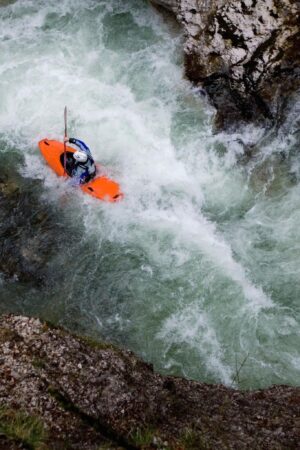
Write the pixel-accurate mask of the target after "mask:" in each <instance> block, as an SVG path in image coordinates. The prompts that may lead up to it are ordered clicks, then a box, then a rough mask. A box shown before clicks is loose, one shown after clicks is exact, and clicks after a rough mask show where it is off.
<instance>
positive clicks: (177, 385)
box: [0, 315, 300, 450]
mask: <svg viewBox="0 0 300 450" xmlns="http://www.w3.org/2000/svg"><path fill="white" fill-rule="evenodd" d="M0 352H1V364H0V376H1V385H0V405H1V408H0V411H2V413H1V414H2V415H1V414H0V426H1V425H2V428H1V430H3V429H4V432H2V437H3V439H5V440H6V441H5V442H7V440H10V441H11V442H14V440H16V439H17V437H18V434H17V432H16V430H12V426H13V423H14V422H13V423H12V424H11V425H12V426H11V427H8V425H9V420H10V418H14V415H15V414H17V413H18V414H22V417H23V421H25V422H28V421H29V422H31V423H32V422H33V421H35V422H34V423H35V428H37V427H38V430H39V433H37V432H36V433H35V435H37V434H38V436H39V445H40V447H38V446H36V447H34V446H33V445H32V446H31V447H30V448H43V449H47V448H51V449H56V450H57V449H65V448H69V449H89V450H92V449H95V450H96V449H99V448H103V447H104V448H118V447H119V448H120V447H121V448H123V447H125V448H131V449H137V448H143V449H150V448H158V449H167V448H168V449H200V448H205V449H216V448H218V449H225V448H226V449H228V448H230V449H239V450H240V449H255V448H261V449H264V448H265V449H284V448H291V449H292V448H297V446H298V444H299V437H300V423H299V417H300V389H299V388H293V387H288V386H276V387H272V388H269V389H265V390H259V391H253V392H241V391H237V390H234V389H230V388H227V387H224V386H221V385H215V386H214V385H208V384H204V383H199V382H195V381H189V380H184V379H181V378H176V377H166V376H162V375H159V374H157V373H155V372H154V371H153V368H152V366H151V365H149V364H146V363H144V362H142V361H140V360H139V359H138V358H137V357H136V356H135V355H134V354H132V353H131V352H128V351H125V350H120V349H116V348H114V347H112V346H111V345H108V344H101V343H96V342H93V341H89V340H88V339H86V338H80V337H78V336H74V335H71V334H69V333H67V332H66V331H64V330H62V329H58V328H55V327H52V326H49V325H48V324H45V323H42V322H41V321H40V320H38V319H32V318H31V319H30V318H27V317H22V316H12V315H10V316H2V317H1V318H0ZM3 412H4V413H3ZM3 420H5V424H6V427H3V423H1V421H2V422H3ZM11 421H13V419H11ZM5 430H6V431H5ZM7 430H9V432H8V431H7ZM26 438H27V443H28V440H29V438H30V436H28V435H27V437H26ZM22 439H23V440H22ZM17 443H18V444H19V445H20V446H21V448H22V445H23V444H24V445H23V448H25V447H26V445H25V444H26V442H25V443H24V435H23V438H20V436H19V440H18V442H17ZM0 444H1V438H0ZM6 448H9V447H6ZM11 448H15V447H11ZM18 448H20V447H18ZM27 448H28V445H27Z"/></svg>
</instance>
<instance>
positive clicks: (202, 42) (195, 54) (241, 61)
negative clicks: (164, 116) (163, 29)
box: [152, 0, 300, 129]
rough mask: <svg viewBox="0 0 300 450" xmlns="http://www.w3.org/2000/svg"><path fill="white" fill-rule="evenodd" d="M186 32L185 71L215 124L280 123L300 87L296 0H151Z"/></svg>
mask: <svg viewBox="0 0 300 450" xmlns="http://www.w3.org/2000/svg"><path fill="white" fill-rule="evenodd" d="M152 2H153V3H155V4H159V5H160V6H164V7H165V8H167V9H169V10H170V11H172V12H173V13H175V14H176V17H177V19H178V20H179V21H180V22H181V23H182V24H183V26H184V29H185V34H186V42H185V49H184V50H185V65H186V73H187V76H188V78H189V79H190V80H192V81H193V82H194V83H195V84H199V85H201V86H203V87H204V88H205V89H206V91H207V93H208V95H209V97H210V99H211V100H212V102H213V104H214V105H215V107H216V108H217V116H216V126H217V128H218V129H222V128H227V127H230V126H232V125H235V124H239V123H247V122H252V123H259V124H263V125H269V126H274V125H279V124H281V122H282V121H283V119H284V117H285V111H286V108H287V106H288V104H289V102H290V101H292V98H293V96H294V94H295V92H296V91H297V90H299V88H300V67H299V63H300V31H299V23H300V21H299V12H300V7H299V6H300V2H299V1H295V0H243V1H240V2H237V1H234V0H229V1H225V0H177V1H175V0H174V1H173V0H152Z"/></svg>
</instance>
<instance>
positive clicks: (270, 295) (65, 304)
mask: <svg viewBox="0 0 300 450" xmlns="http://www.w3.org/2000/svg"><path fill="white" fill-rule="evenodd" d="M0 23H1V27H0V77H1V78H0V79H1V84H0V98H1V103H0V138H1V139H0V140H1V147H0V151H1V152H10V151H12V149H13V150H14V151H15V152H16V151H17V152H18V153H19V154H20V155H23V157H24V164H23V165H22V166H21V167H20V169H19V170H20V171H21V173H22V175H23V176H24V177H27V178H32V179H40V180H42V186H43V188H42V190H41V192H40V193H39V195H40V198H41V200H42V201H43V202H45V203H46V204H47V203H48V204H49V205H53V204H55V205H56V208H58V211H59V210H61V214H60V218H59V220H60V221H65V228H66V230H65V233H66V236H68V240H66V241H67V242H68V245H66V248H63V247H62V248H61V251H59V252H57V254H56V255H55V256H51V258H50V259H49V262H48V267H47V273H48V280H47V283H46V284H45V285H44V286H42V287H34V286H32V285H30V284H28V283H20V282H18V280H17V279H13V280H6V281H5V280H4V279H3V280H2V284H1V286H0V289H1V291H0V294H1V306H0V311H1V312H20V313H24V314H33V315H38V316H41V317H43V318H46V319H48V320H51V321H53V322H55V323H59V324H61V325H64V326H66V327H68V328H70V329H71V330H73V331H76V332H79V333H85V334H89V335H91V336H93V337H96V338H104V339H107V340H112V341H114V342H116V343H118V344H119V345H122V346H125V347H127V348H130V349H132V350H133V351H135V352H137V353H138V354H139V355H141V356H142V357H143V358H145V359H146V360H147V361H150V362H152V363H153V364H154V366H155V368H156V369H158V370H159V371H161V372H163V373H169V374H176V375H183V376H186V377H189V378H193V379H199V380H204V381H207V382H222V383H226V384H227V385H231V386H240V387H242V388H249V387H250V388H254V387H263V386H268V385H270V384H272V383H287V384H299V383H300V355H299V348H300V330H299V324H300V311H299V294H300V277H299V275H300V227H299V221H300V184H299V176H300V165H299V163H300V157H299V155H298V154H297V141H296V139H297V136H298V137H299V134H297V133H294V134H293V131H295V126H293V120H294V118H293V117H294V116H293V115H291V117H290V118H289V122H290V123H289V125H290V126H289V130H290V131H289V133H288V134H287V133H286V132H284V130H283V132H282V133H281V134H279V135H277V136H274V135H272V136H269V137H268V136H266V131H265V130H260V129H254V128H251V127H248V128H247V129H245V130H244V131H243V132H240V133H239V134H234V133H231V134H225V133H221V134H214V132H213V126H212V122H213V114H214V111H213V110H212V108H211V107H210V106H209V105H208V104H207V102H206V99H205V98H204V97H203V96H201V95H200V94H199V92H197V91H195V90H194V89H193V88H192V87H191V85H190V84H189V83H188V81H186V80H185V79H184V75H183V61H182V44H183V37H182V36H181V34H180V32H179V30H178V28H177V27H176V26H175V24H173V23H172V22H171V21H168V20H165V19H164V18H163V17H162V16H161V15H159V14H158V13H157V12H156V11H155V10H154V9H153V8H151V7H150V6H149V4H148V3H147V2H146V1H143V0H113V1H112V0H85V1H84V2H83V1H80V0H61V1H57V0H47V1H45V0H19V1H17V2H15V3H12V4H8V5H6V6H3V7H1V8H0ZM65 105H68V109H69V134H70V136H74V137H78V138H81V139H83V140H84V141H86V143H87V144H88V145H89V146H90V147H91V148H92V151H93V155H94V157H95V159H96V160H97V161H99V162H101V163H102V164H103V166H105V168H106V171H107V173H108V174H109V175H110V176H111V177H113V178H115V179H117V180H118V181H119V182H120V183H121V186H122V189H123V191H124V193H125V198H124V201H122V202H120V203H118V204H105V203H101V202H98V201H96V200H94V199H92V198H88V197H87V196H86V195H84V194H83V193H81V192H77V191H74V190H73V189H72V188H71V187H69V186H67V185H66V184H65V182H64V181H62V180H60V179H58V178H57V177H56V176H55V175H54V174H53V173H51V171H50V169H49V168H47V167H46V165H45V164H44V162H43V161H42V158H41V156H40V154H39V151H38V148H37V142H38V141H39V139H41V138H44V137H48V138H52V139H61V137H62V134H63V108H64V106H65ZM241 141H243V142H244V143H255V142H260V144H259V145H258V146H257V151H256V152H255V154H254V156H253V157H252V158H251V159H250V160H249V161H246V160H245V158H244V157H243V151H244V148H243V145H242V143H241ZM32 208H33V209H34V205H32ZM70 224H71V226H70Z"/></svg>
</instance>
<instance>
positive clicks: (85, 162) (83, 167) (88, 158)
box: [64, 137, 96, 184]
mask: <svg viewBox="0 0 300 450" xmlns="http://www.w3.org/2000/svg"><path fill="white" fill-rule="evenodd" d="M64 142H65V143H67V142H69V143H70V144H74V145H76V147H78V148H79V150H76V152H74V153H73V159H74V164H73V168H72V174H71V177H72V178H74V180H76V181H77V182H78V184H83V183H88V182H89V181H90V180H91V179H92V178H94V176H95V175H96V166H95V163H94V160H93V158H92V154H91V150H90V149H89V147H88V146H87V145H86V144H85V143H84V142H83V141H80V140H79V139H75V138H69V137H66V138H65V139H64Z"/></svg>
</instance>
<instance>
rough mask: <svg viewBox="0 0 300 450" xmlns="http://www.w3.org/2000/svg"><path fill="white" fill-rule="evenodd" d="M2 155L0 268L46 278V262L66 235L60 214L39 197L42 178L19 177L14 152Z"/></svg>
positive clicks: (29, 278)
mask: <svg viewBox="0 0 300 450" xmlns="http://www.w3.org/2000/svg"><path fill="white" fill-rule="evenodd" d="M14 162H15V165H13V166H12V163H11V157H10V155H6V154H5V153H4V154H3V155H2V164H3V170H2V172H1V175H0V272H2V273H3V274H4V275H5V276H6V277H7V278H10V279H13V280H19V281H22V282H31V283H35V284H40V283H43V282H44V281H45V280H46V279H47V263H48V262H49V260H50V258H51V256H52V255H54V254H55V251H57V250H58V249H59V246H60V244H62V243H63V242H64V245H65V243H66V240H68V239H70V233H69V234H68V235H67V236H66V233H65V229H64V225H63V224H62V222H61V214H60V215H58V214H57V212H56V211H55V210H54V209H55V208H54V207H53V206H51V205H49V204H48V205H47V203H46V202H45V201H43V200H42V199H41V197H40V191H41V181H40V180H33V179H29V178H22V177H21V175H20V174H19V172H18V170H17V168H18V167H19V165H20V164H21V161H20V160H18V157H17V156H16V158H15V160H14Z"/></svg>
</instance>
